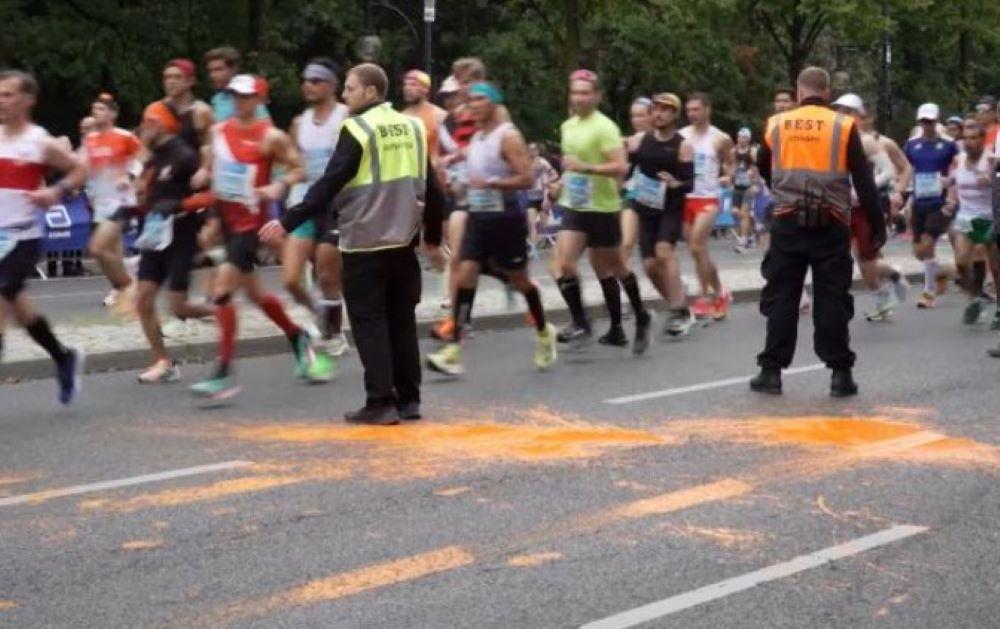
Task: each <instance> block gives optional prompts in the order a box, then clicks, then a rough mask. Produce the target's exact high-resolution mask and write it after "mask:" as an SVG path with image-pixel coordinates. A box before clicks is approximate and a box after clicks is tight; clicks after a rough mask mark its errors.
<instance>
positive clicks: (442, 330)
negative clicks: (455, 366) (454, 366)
mask: <svg viewBox="0 0 1000 629" xmlns="http://www.w3.org/2000/svg"><path fill="white" fill-rule="evenodd" d="M454 334H455V320H454V319H452V318H451V317H448V318H447V319H442V320H441V322H440V323H438V324H437V325H435V326H434V327H432V328H431V338H432V339H434V340H436V341H441V342H442V343H447V342H449V341H451V339H452V336H453V335H454Z"/></svg>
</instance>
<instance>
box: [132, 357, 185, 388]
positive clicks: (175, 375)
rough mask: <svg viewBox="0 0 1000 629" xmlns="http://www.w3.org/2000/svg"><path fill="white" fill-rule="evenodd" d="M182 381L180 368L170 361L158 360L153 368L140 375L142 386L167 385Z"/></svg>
mask: <svg viewBox="0 0 1000 629" xmlns="http://www.w3.org/2000/svg"><path fill="white" fill-rule="evenodd" d="M180 379H181V370H180V368H179V367H178V366H177V365H175V364H174V363H172V362H170V361H169V360H158V361H156V362H155V363H153V366H152V367H150V368H149V369H147V370H146V371H144V372H142V373H141V374H139V383H140V384H165V383H167V382H177V381H178V380H180Z"/></svg>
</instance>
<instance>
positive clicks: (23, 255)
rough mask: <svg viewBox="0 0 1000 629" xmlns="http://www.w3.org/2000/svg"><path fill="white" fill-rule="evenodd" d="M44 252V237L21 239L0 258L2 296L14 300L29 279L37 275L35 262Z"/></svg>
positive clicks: (0, 288) (0, 290)
mask: <svg viewBox="0 0 1000 629" xmlns="http://www.w3.org/2000/svg"><path fill="white" fill-rule="evenodd" d="M41 254H42V239H41V238H31V239H29V240H19V241H18V242H17V244H16V245H14V248H13V249H12V250H11V251H10V253H8V254H7V255H5V256H4V257H3V259H2V260H0V297H3V298H4V299H5V300H7V301H14V298H15V297H17V296H18V295H19V294H20V293H21V291H23V290H24V284H25V282H27V281H28V279H30V278H32V277H34V275H35V264H37V263H38V258H39V256H41Z"/></svg>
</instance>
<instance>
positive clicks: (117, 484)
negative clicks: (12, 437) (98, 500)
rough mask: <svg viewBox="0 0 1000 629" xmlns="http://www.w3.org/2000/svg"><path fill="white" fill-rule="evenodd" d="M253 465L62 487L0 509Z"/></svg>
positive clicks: (1, 502)
mask: <svg viewBox="0 0 1000 629" xmlns="http://www.w3.org/2000/svg"><path fill="white" fill-rule="evenodd" d="M250 465H253V462H252V461H226V462H225V463H213V464H211V465H198V466H196V467H185V468H183V469H179V470H167V471H165V472H157V473H155V474H144V475H142V476H133V477H132V478H121V479H118V480H106V481H102V482H99V483H89V484H87V485H75V486H73V487H63V488H62V489H47V490H44V491H36V492H34V493H31V494H23V495H20V496H11V497H9V498H0V507H12V506H14V505H20V504H25V503H32V502H43V501H45V500H50V499H52V498H64V497H66V496H78V495H80V494H89V493H92V492H95V491H106V490H108V489H120V488H122V487H132V486H133V485H144V484H146V483H156V482H160V481H165V480H172V479H175V478H184V477H186V476H197V475H199V474H211V473H213V472H222V471H225V470H234V469H239V468H243V467H248V466H250Z"/></svg>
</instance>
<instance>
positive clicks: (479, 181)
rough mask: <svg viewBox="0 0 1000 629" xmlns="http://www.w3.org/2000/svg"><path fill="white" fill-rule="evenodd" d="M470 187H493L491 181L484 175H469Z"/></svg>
mask: <svg viewBox="0 0 1000 629" xmlns="http://www.w3.org/2000/svg"><path fill="white" fill-rule="evenodd" d="M469 187H470V188H472V189H474V190H486V189H487V188H491V187H492V186H490V182H489V181H488V180H486V179H483V178H482V177H469Z"/></svg>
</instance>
